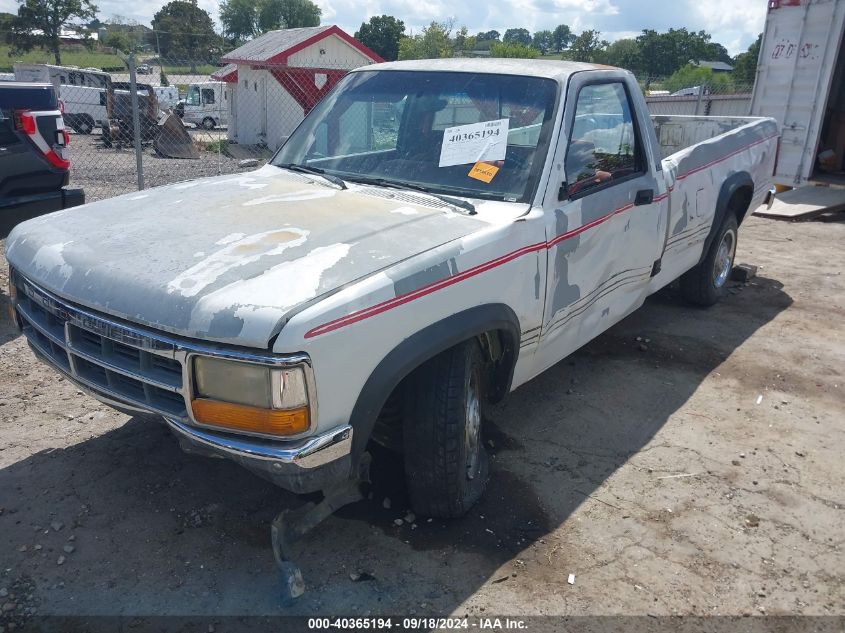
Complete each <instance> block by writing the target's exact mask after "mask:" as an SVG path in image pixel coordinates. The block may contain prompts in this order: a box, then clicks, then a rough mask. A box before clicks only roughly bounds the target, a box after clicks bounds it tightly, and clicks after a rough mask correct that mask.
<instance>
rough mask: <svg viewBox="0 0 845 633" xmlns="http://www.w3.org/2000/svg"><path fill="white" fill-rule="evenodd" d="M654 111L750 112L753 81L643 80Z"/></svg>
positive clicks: (713, 113) (679, 113)
mask: <svg viewBox="0 0 845 633" xmlns="http://www.w3.org/2000/svg"><path fill="white" fill-rule="evenodd" d="M640 84H641V85H642V87H643V92H644V93H645V95H646V103H648V109H649V111H650V112H651V114H657V115H660V114H668V115H689V116H748V115H749V114H751V92H752V90H753V87H754V86H752V85H739V84H734V82H732V81H730V80H729V78H727V77H725V78H724V80H722V81H718V82H714V83H713V84H712V85H708V84H700V85H690V86H682V87H679V86H677V85H672V84H671V83H670V82H668V81H666V80H662V79H647V80H645V81H642V80H641V81H640Z"/></svg>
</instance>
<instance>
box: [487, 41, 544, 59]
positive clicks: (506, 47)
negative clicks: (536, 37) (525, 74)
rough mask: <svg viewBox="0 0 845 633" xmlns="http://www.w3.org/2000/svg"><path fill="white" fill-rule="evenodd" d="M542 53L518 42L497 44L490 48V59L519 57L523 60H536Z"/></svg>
mask: <svg viewBox="0 0 845 633" xmlns="http://www.w3.org/2000/svg"><path fill="white" fill-rule="evenodd" d="M539 55H540V51H538V50H537V49H536V48H531V47H530V46H525V45H524V44H519V43H516V42H508V43H504V42H496V43H494V44H493V46H491V47H490V57H517V58H521V59H536V58H537V57H538V56H539Z"/></svg>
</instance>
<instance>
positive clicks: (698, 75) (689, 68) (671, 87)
mask: <svg viewBox="0 0 845 633" xmlns="http://www.w3.org/2000/svg"><path fill="white" fill-rule="evenodd" d="M663 85H664V87H665V89H666V90H668V91H669V92H677V91H678V90H683V89H684V88H694V87H696V86H706V87H707V89H708V90H709V91H710V92H711V93H725V92H732V91H733V88H734V85H733V80H732V79H731V77H730V76H729V75H727V74H726V73H714V72H713V71H712V70H711V69H709V68H702V67H701V66H694V65H692V64H687V65H686V66H684V67H683V68H679V69H678V70H676V71H675V72H674V73H672V76H671V77H669V79H667V80H666V81H665V82H664V84H663ZM652 89H654V88H653V87H652Z"/></svg>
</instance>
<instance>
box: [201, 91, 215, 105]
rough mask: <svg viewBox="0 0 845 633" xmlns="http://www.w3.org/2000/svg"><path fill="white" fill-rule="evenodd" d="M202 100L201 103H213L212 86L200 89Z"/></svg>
mask: <svg viewBox="0 0 845 633" xmlns="http://www.w3.org/2000/svg"><path fill="white" fill-rule="evenodd" d="M202 102H203V104H206V105H208V104H211V103H214V89H213V88H203V89H202Z"/></svg>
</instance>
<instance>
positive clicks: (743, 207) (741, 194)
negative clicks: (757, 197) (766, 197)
mask: <svg viewBox="0 0 845 633" xmlns="http://www.w3.org/2000/svg"><path fill="white" fill-rule="evenodd" d="M753 195H754V190H753V189H752V188H751V187H748V186H745V187H739V188H738V189H737V190H736V191H734V192H733V195H732V196H731V199H730V200H729V201H728V210H729V211H730V212H731V213H733V214H734V216H736V223H737V226H739V225H740V224H742V221H743V220H744V219H745V216H746V214H747V213H748V207H749V206H750V205H751V198H752V196H753Z"/></svg>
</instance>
